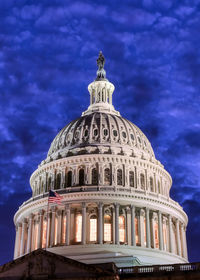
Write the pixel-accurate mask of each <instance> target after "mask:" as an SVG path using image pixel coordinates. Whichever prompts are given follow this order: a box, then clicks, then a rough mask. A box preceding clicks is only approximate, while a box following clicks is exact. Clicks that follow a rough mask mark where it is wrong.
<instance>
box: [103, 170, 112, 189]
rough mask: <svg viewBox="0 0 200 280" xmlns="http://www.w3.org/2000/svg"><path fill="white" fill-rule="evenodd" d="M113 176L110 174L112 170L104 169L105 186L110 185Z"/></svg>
mask: <svg viewBox="0 0 200 280" xmlns="http://www.w3.org/2000/svg"><path fill="white" fill-rule="evenodd" d="M110 175H111V174H110V168H106V169H104V184H105V185H110V183H111V182H110V181H111V180H110V177H111V176H110Z"/></svg>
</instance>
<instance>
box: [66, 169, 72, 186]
mask: <svg viewBox="0 0 200 280" xmlns="http://www.w3.org/2000/svg"><path fill="white" fill-rule="evenodd" d="M71 185H72V171H68V172H67V173H66V175H65V187H71Z"/></svg>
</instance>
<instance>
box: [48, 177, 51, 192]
mask: <svg viewBox="0 0 200 280" xmlns="http://www.w3.org/2000/svg"><path fill="white" fill-rule="evenodd" d="M50 189H51V177H49V179H48V190H50Z"/></svg>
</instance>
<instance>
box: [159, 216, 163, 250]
mask: <svg viewBox="0 0 200 280" xmlns="http://www.w3.org/2000/svg"><path fill="white" fill-rule="evenodd" d="M158 236H159V249H160V250H163V224H162V213H161V212H160V211H158Z"/></svg>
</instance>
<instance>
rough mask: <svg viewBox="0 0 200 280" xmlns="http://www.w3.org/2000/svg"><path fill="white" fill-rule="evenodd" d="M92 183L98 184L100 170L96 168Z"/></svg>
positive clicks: (93, 172) (93, 170)
mask: <svg viewBox="0 0 200 280" xmlns="http://www.w3.org/2000/svg"><path fill="white" fill-rule="evenodd" d="M92 185H98V172H97V169H96V168H93V169H92Z"/></svg>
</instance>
